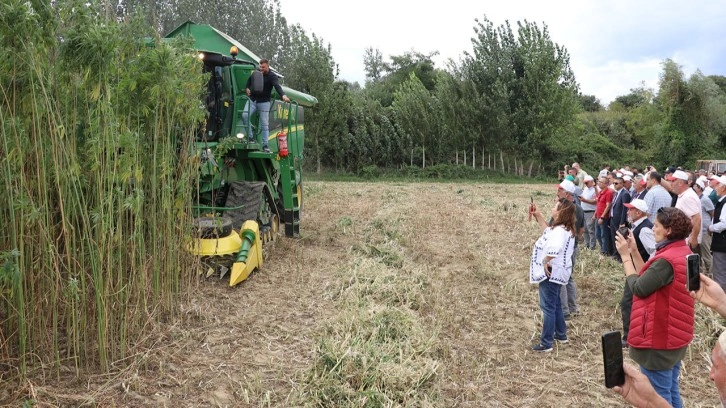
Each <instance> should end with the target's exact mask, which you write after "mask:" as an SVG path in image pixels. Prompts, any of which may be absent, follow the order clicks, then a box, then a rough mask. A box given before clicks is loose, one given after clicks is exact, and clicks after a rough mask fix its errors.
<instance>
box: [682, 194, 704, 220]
mask: <svg viewBox="0 0 726 408" xmlns="http://www.w3.org/2000/svg"><path fill="white" fill-rule="evenodd" d="M676 208H678V209H679V210H681V211H683V212H684V213H685V214H686V215H687V216H688V218H691V217H693V216H694V215H696V214H700V213H701V199H700V198H698V194H696V192H695V191H693V189H692V188H689V189H686V191H684V192H682V193H681V194H678V200H677V201H676Z"/></svg>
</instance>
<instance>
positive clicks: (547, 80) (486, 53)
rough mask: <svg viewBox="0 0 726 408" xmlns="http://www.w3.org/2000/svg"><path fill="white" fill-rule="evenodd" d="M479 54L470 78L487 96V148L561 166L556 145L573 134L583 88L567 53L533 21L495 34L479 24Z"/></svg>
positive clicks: (483, 114)
mask: <svg viewBox="0 0 726 408" xmlns="http://www.w3.org/2000/svg"><path fill="white" fill-rule="evenodd" d="M477 24H478V26H477V27H475V29H474V30H475V33H476V36H475V37H474V39H472V42H473V54H468V55H467V56H466V58H465V60H464V65H463V68H464V76H465V78H466V79H468V80H470V81H471V82H472V83H473V84H474V88H475V92H476V93H477V94H478V95H481V99H480V106H479V109H478V112H480V115H479V120H480V122H481V123H483V124H484V127H485V128H486V129H488V130H489V138H488V139H487V140H486V143H487V144H490V145H493V146H497V147H499V148H501V149H503V150H505V151H512V152H513V151H517V152H520V153H523V154H524V155H525V157H533V156H539V157H542V158H543V159H544V161H545V162H550V161H553V160H557V158H558V157H559V155H560V154H559V152H558V151H557V150H553V149H552V148H551V146H552V143H551V141H552V139H555V138H559V137H561V135H562V134H566V133H569V132H570V131H571V127H572V126H573V125H574V120H573V119H574V114H575V113H576V112H577V111H578V110H579V109H580V108H579V106H578V99H577V95H578V91H577V83H576V82H575V78H574V74H573V73H572V70H571V69H570V65H569V64H570V63H569V54H568V53H567V50H566V49H565V48H564V47H562V46H560V45H557V44H555V43H554V42H552V40H551V39H550V37H549V31H548V29H547V27H546V26H544V28H542V29H540V28H539V26H537V24H534V23H530V22H527V21H524V22H518V23H517V32H516V35H515V32H514V31H513V30H512V27H511V26H510V25H509V23H508V22H507V23H505V24H504V25H502V26H500V27H497V28H495V27H494V26H493V24H492V23H491V22H490V21H489V20H487V19H486V18H484V19H483V20H482V21H479V20H477Z"/></svg>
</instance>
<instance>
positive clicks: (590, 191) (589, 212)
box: [580, 174, 597, 249]
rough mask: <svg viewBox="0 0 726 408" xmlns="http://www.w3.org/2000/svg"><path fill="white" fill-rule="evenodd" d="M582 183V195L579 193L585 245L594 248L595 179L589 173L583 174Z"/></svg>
mask: <svg viewBox="0 0 726 408" xmlns="http://www.w3.org/2000/svg"><path fill="white" fill-rule="evenodd" d="M583 183H584V185H583V187H582V195H580V205H582V212H583V214H584V215H585V233H584V239H585V246H586V247H587V248H588V249H595V247H596V246H597V239H596V236H595V225H597V220H596V219H595V210H596V209H597V190H595V181H594V180H593V179H592V176H590V175H589V174H587V175H585V177H584V179H583Z"/></svg>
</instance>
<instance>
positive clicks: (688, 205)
mask: <svg viewBox="0 0 726 408" xmlns="http://www.w3.org/2000/svg"><path fill="white" fill-rule="evenodd" d="M646 197H647V194H646ZM676 208H678V209H679V210H681V211H683V213H684V214H686V215H687V216H688V218H692V217H693V216H694V215H696V214H698V215H699V216H700V215H701V199H700V198H698V194H696V192H695V191H693V189H692V188H688V189H686V191H684V192H682V193H681V194H678V200H677V201H676ZM701 235H702V234H701V231H698V242H699V243H700V242H701Z"/></svg>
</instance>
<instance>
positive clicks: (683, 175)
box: [666, 170, 688, 181]
mask: <svg viewBox="0 0 726 408" xmlns="http://www.w3.org/2000/svg"><path fill="white" fill-rule="evenodd" d="M675 179H681V180H685V181H688V173H686V172H685V171H683V170H676V171H674V172H673V174H671V175H670V176H667V177H666V180H668V181H673V180H675Z"/></svg>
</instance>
